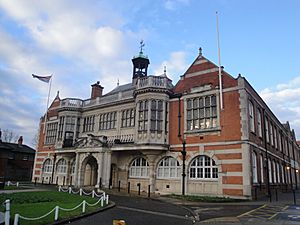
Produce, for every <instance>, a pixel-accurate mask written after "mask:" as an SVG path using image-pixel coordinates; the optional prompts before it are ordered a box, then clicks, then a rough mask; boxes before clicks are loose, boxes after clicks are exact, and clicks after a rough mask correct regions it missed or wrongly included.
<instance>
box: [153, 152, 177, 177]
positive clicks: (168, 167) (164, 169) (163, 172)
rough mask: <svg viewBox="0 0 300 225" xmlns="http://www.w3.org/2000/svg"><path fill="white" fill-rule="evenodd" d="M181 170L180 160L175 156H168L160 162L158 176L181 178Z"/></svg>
mask: <svg viewBox="0 0 300 225" xmlns="http://www.w3.org/2000/svg"><path fill="white" fill-rule="evenodd" d="M180 172H181V171H180V165H179V162H178V161H177V160H176V159H174V158H173V157H166V158H163V159H162V160H161V161H160V162H159V164H158V168H157V178H161V179H164V178H179V177H180Z"/></svg>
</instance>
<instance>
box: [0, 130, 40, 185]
mask: <svg viewBox="0 0 300 225" xmlns="http://www.w3.org/2000/svg"><path fill="white" fill-rule="evenodd" d="M34 156H35V150H34V149H32V148H30V147H29V146H27V145H24V144H23V137H22V136H20V138H19V140H18V143H9V142H4V141H2V140H1V135H0V182H4V181H30V180H31V179H32V172H33V163H34Z"/></svg>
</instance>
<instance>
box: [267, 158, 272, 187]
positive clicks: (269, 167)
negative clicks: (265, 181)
mask: <svg viewBox="0 0 300 225" xmlns="http://www.w3.org/2000/svg"><path fill="white" fill-rule="evenodd" d="M268 170H269V182H270V183H272V164H271V160H270V159H268Z"/></svg>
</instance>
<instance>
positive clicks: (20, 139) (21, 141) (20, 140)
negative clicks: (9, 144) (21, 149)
mask: <svg viewBox="0 0 300 225" xmlns="http://www.w3.org/2000/svg"><path fill="white" fill-rule="evenodd" d="M22 144H23V136H20V137H19V139H18V145H22Z"/></svg>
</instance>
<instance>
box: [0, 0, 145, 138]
mask: <svg viewBox="0 0 300 225" xmlns="http://www.w3.org/2000/svg"><path fill="white" fill-rule="evenodd" d="M95 4H97V9H96V8H95V7H94V3H93V4H90V3H88V2H81V3H79V2H77V1H76V2H74V1H71V0H67V1H60V0H52V1H38V0H28V1H18V0H9V1H6V0H0V12H1V14H2V15H3V17H4V16H5V19H6V20H9V21H10V22H11V23H12V24H14V26H16V27H14V28H13V29H16V31H14V32H11V31H10V30H7V28H5V27H0V36H1V42H0V62H1V63H0V73H1V76H0V97H1V98H0V101H1V103H0V111H1V118H0V127H1V128H2V129H14V130H16V133H19V134H23V135H24V140H25V143H26V144H31V143H30V142H31V140H32V139H33V137H34V134H35V133H36V132H37V128H38V123H39V118H40V116H41V115H42V114H43V113H44V110H45V108H46V100H47V92H48V85H47V84H45V83H41V82H40V81H38V80H36V79H32V77H31V73H36V74H47V73H54V79H53V83H52V92H51V99H53V98H54V96H55V95H56V91H57V90H60V95H61V97H62V98H64V97H79V98H83V99H84V98H89V95H90V85H91V84H92V83H93V82H96V81H97V80H100V82H101V84H102V85H103V86H104V88H105V92H108V91H110V90H111V89H113V88H114V87H115V86H116V84H117V78H120V84H122V83H125V82H129V81H130V78H131V62H130V56H129V54H130V52H132V50H131V48H132V47H131V46H133V43H134V41H135V40H138V39H140V34H147V31H146V30H145V29H144V30H141V31H136V32H133V31H131V30H129V29H125V28H124V27H123V25H124V21H123V20H122V18H121V17H120V15H118V13H117V12H116V11H111V10H110V11H109V10H107V7H106V6H105V5H103V6H102V5H100V4H102V2H101V3H95ZM103 4H104V3H103ZM109 7H111V6H109ZM19 34H21V36H22V37H20V36H19ZM125 43H126V44H125ZM134 44H136V43H134ZM135 47H136V46H135ZM87 75H88V76H89V77H87ZM78 87H80V88H78ZM12 99H14V100H13V101H12Z"/></svg>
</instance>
